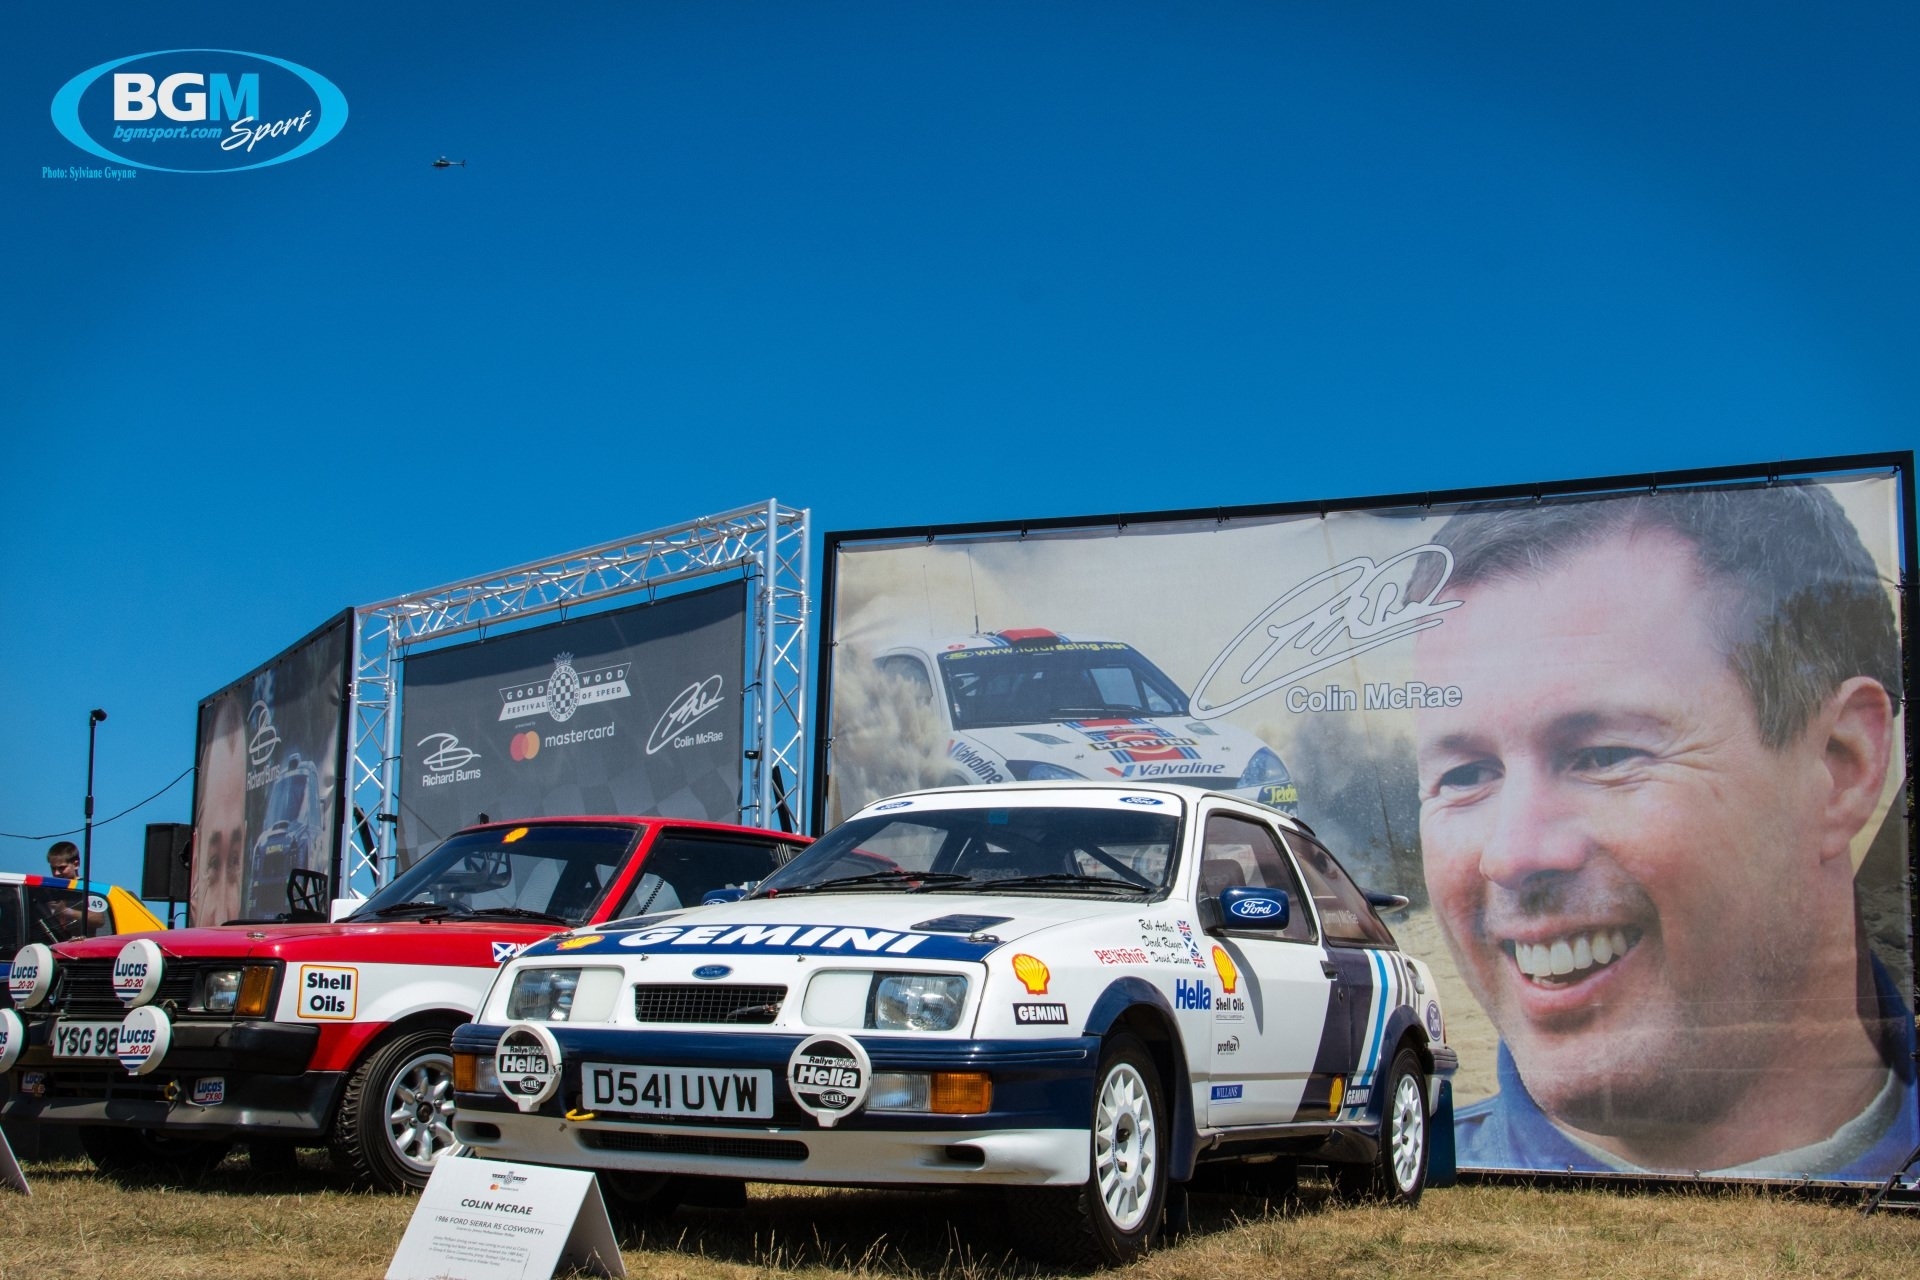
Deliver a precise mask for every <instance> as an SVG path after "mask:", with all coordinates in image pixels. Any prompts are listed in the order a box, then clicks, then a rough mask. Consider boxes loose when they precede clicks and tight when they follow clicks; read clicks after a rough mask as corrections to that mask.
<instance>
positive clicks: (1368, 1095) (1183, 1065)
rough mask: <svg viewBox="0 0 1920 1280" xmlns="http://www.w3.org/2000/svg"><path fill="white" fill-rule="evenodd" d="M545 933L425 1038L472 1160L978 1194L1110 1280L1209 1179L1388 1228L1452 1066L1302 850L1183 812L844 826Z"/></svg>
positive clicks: (643, 1190)
mask: <svg viewBox="0 0 1920 1280" xmlns="http://www.w3.org/2000/svg"><path fill="white" fill-rule="evenodd" d="M709 897H710V898H711V899H714V901H713V903H712V905H708V906H704V907H700V908H697V909H694V910H689V911H683V912H675V913H670V914H654V915H651V916H648V917H646V918H642V919H635V920H622V921H620V922H618V923H617V924H616V925H613V926H607V927H596V928H593V929H591V930H575V931H573V932H572V933H570V934H568V935H565V936H562V937H556V938H550V939H548V940H546V941H544V942H541V943H539V944H538V945H536V946H534V947H531V948H529V949H528V950H527V951H525V952H524V953H522V954H521V955H520V956H518V957H517V958H516V959H515V960H514V961H513V962H512V963H511V964H510V965H508V966H507V967H506V968H504V969H503V970H502V971H501V973H500V976H499V978H498V980H497V981H496V982H495V983H494V986H493V989H492V991H491V992H490V993H489V994H488V996H487V999H486V1002H485V1004H484V1006H483V1007H482V1009H481V1012H480V1014H479V1015H478V1017H477V1019H476V1021H475V1023H474V1024H473V1025H470V1026H467V1027H463V1028H461V1029H460V1030H459V1031H457V1032H456V1033H455V1035H454V1080H455V1089H456V1099H457V1103H458V1109H457V1114H456V1123H455V1129H456V1133H457V1134H458V1136H459V1138H460V1139H461V1140H462V1141H464V1142H466V1143H469V1144H471V1145H472V1146H473V1147H474V1148H475V1151H476V1154H479V1155H481V1156H486V1157H500V1158H513V1159H518V1160H527V1161H535V1162H544V1163H550V1164H556V1165H571V1166H576V1167H584V1168H592V1169H596V1170H598V1171H599V1172H600V1178H601V1183H602V1187H603V1190H604V1191H605V1192H606V1195H607V1199H608V1200H609V1203H610V1204H611V1205H612V1206H613V1207H614V1208H615V1209H616V1211H617V1212H623V1213H626V1214H630V1215H637V1214H640V1213H644V1212H646V1211H648V1210H649V1208H650V1207H653V1206H654V1205H656V1204H657V1203H658V1201H659V1200H660V1199H662V1198H669V1199H670V1198H671V1197H672V1196H673V1195H675V1194H677V1193H678V1189H679V1188H684V1187H687V1186H692V1185H700V1184H699V1178H700V1177H701V1176H704V1177H706V1178H708V1179H742V1178H744V1179H754V1180H763V1181H773V1182H798V1183H830V1184H855V1185H868V1186H873V1185H902V1184H924V1185H954V1184H975V1185H978V1184H997V1185H1001V1186H1005V1187H1009V1188H1017V1190H1016V1191H1013V1192H1012V1193H1011V1194H1010V1195H1009V1197H1008V1201H1009V1206H1010V1209H1011V1211H1012V1212H1013V1214H1014V1215H1015V1216H1016V1217H1017V1218H1019V1219H1021V1220H1022V1221H1023V1223H1024V1225H1025V1226H1026V1227H1027V1228H1028V1230H1027V1232H1026V1238H1027V1239H1028V1240H1029V1241H1031V1242H1033V1243H1035V1244H1037V1245H1044V1246H1050V1247H1048V1248H1047V1251H1048V1252H1051V1253H1054V1254H1056V1255H1065V1256H1069V1257H1075V1258H1080V1259H1087V1260H1094V1261H1106V1262H1124V1261H1126V1260H1128V1259H1130V1258H1133V1257H1135V1256H1137V1255H1138V1254H1140V1253H1141V1252H1142V1251H1143V1250H1145V1249H1146V1248H1147V1247H1148V1246H1149V1245H1150V1244H1151V1242H1152V1241H1153V1239H1154V1238H1155V1236H1156V1235H1157V1233H1158V1232H1159V1231H1160V1229H1161V1226H1162V1223H1163V1220H1164V1218H1165V1216H1166V1209H1167V1202H1168V1200H1169V1197H1170V1196H1172V1195H1178V1194H1181V1192H1180V1191H1179V1190H1177V1189H1179V1188H1184V1186H1185V1185H1186V1184H1187V1183H1189V1181H1190V1180H1192V1179H1193V1178H1194V1177H1195V1176H1196V1172H1197V1171H1198V1172H1201V1173H1206V1172H1208V1171H1210V1170H1211V1169H1214V1168H1235V1169H1237V1171H1239V1172H1241V1173H1243V1174H1252V1175H1254V1176H1258V1175H1259V1174H1261V1173H1264V1174H1265V1175H1266V1176H1267V1177H1270V1178H1273V1179H1279V1178H1283V1177H1287V1176H1290V1175H1291V1172H1292V1170H1293V1168H1294V1166H1295V1164H1296V1163H1297V1162H1299V1161H1302V1160H1305V1161H1310V1162H1313V1163H1316V1164H1326V1165H1329V1166H1331V1167H1332V1169H1333V1171H1334V1174H1335V1177H1336V1180H1337V1181H1338V1182H1339V1184H1340V1185H1341V1186H1342V1187H1343V1188H1344V1189H1346V1190H1348V1191H1351V1192H1355V1193H1366V1194H1378V1195H1381V1196H1386V1197H1391V1198H1395V1199H1398V1200H1401V1201H1405V1202H1413V1201H1416V1200H1417V1199H1418V1198H1419V1196H1420V1192H1421V1189H1422V1188H1423V1186H1424V1185H1425V1182H1426V1179H1427V1174H1428V1157H1429V1141H1428V1137H1429V1132H1430V1127H1431V1126H1432V1124H1433V1123H1434V1119H1433V1118H1434V1115H1435V1113H1436V1110H1437V1109H1438V1108H1439V1107H1440V1105H1441V1095H1442V1082H1443V1081H1444V1079H1445V1077H1446V1076H1448V1075H1450V1074H1451V1073H1452V1071H1453V1069H1454V1067H1455V1064H1456V1061H1457V1059H1456V1058H1455V1055H1454V1053H1453V1051H1452V1050H1451V1049H1449V1048H1448V1047H1447V1046H1446V1044H1445V1041H1444V1030H1445V1018H1444V1016H1443V1015H1442V1012H1441V1008H1440V1004H1439V1002H1438V1000H1437V998H1436V997H1435V994H1434V983H1433V978H1432V975H1431V974H1430V973H1428V971H1427V970H1426V968H1425V967H1424V966H1423V965H1422V964H1421V963H1420V962H1419V961H1417V960H1413V959H1410V958H1408V957H1406V956H1403V955H1401V954H1400V952H1399V950H1398V949H1397V947H1396V945H1395V943H1394V940H1393V936H1392V934H1391V933H1390V932H1389V931H1388V929H1387V927H1386V926H1385V925H1384V924H1383V923H1382V922H1381V920H1380V918H1379V916H1378V915H1377V914H1376V912H1375V905H1376V904H1377V903H1378V904H1384V903H1386V902H1389V901H1391V902H1392V903H1394V904H1395V905H1404V901H1403V900H1399V899H1387V898H1384V897H1379V896H1376V897H1375V898H1374V899H1372V900H1370V899H1369V896H1368V895H1367V894H1365V893H1363V892H1362V891H1361V890H1360V889H1359V888H1358V887H1356V886H1355V885H1354V883H1353V881H1352V880H1350V879H1349V878H1348V877H1347V875H1346V873H1345V872H1344V871H1342V870H1341V869H1340V867H1339V865H1338V864H1337V863H1335V861H1334V860H1333V858H1332V857H1331V856H1330V855H1329V854H1328V853H1327V851H1326V849H1325V848H1324V847H1323V846H1322V845H1321V844H1320V843H1319V842H1318V841H1317V840H1316V839H1315V838H1314V837H1313V835H1312V833H1311V832H1310V831H1309V830H1308V829H1307V828H1306V827H1305V826H1304V825H1302V824H1301V823H1299V822H1297V821H1295V820H1293V819H1291V818H1288V817H1286V816H1284V815H1282V814H1280V813H1277V812H1275V811H1274V810H1272V809H1268V808H1265V807H1262V806H1259V805H1256V804H1252V803H1250V802H1247V801H1244V800H1240V799H1236V798H1234V797H1231V796H1226V795H1220V794H1214V793H1208V792H1205V791H1202V790H1200V789H1197V788H1189V787H1182V786H1172V785H1167V786H1137V787H1122V786H1106V785H1099V784H1073V783H1047V784H1042V783H1029V784H1009V785H1003V786H984V787H967V788H956V789H950V790H941V791H930V792H920V793H916V794H913V795H908V796H902V797H898V798H895V799H891V800H886V801H882V802H880V803H877V804H873V805H870V806H868V807H867V808H866V809H864V810H862V811H861V812H860V813H858V814H856V815H855V816H854V817H853V818H851V819H849V820H848V821H847V822H845V823H843V824H841V825H840V826H839V827H837V828H835V829H834V830H833V831H831V832H829V833H828V834H827V835H825V836H823V837H822V838H821V839H820V840H819V841H818V842H817V843H816V844H814V845H813V846H812V847H811V848H809V849H808V850H807V851H806V852H805V853H803V854H801V855H800V856H799V857H798V858H796V859H795V860H794V861H793V862H791V863H789V864H788V865H787V866H786V867H784V868H782V869H781V870H780V871H779V872H778V873H776V874H774V875H772V876H770V877H769V878H768V879H767V880H765V881H764V882H762V883H761V884H760V885H759V886H758V887H757V888H755V889H754V890H752V891H751V892H749V893H746V894H745V895H744V896H743V895H741V894H739V893H737V892H723V893H720V894H714V895H709Z"/></svg>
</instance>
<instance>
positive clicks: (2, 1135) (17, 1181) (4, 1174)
mask: <svg viewBox="0 0 1920 1280" xmlns="http://www.w3.org/2000/svg"><path fill="white" fill-rule="evenodd" d="M0 1182H4V1183H5V1184H6V1185H8V1186H10V1187H12V1188H13V1189H14V1190H15V1191H18V1192H19V1193H20V1194H21V1195H23V1196H30V1195H32V1194H33V1188H32V1187H30V1186H28V1185H27V1175H26V1174H24V1173H22V1172H21V1171H20V1162H19V1161H18V1160H15V1159H14V1158H13V1147H12V1145H11V1144H10V1143H8V1141H7V1134H6V1131H5V1130H4V1129H0ZM596 1190H597V1188H596ZM601 1212H602V1213H605V1212H606V1210H605V1209H602V1210H601Z"/></svg>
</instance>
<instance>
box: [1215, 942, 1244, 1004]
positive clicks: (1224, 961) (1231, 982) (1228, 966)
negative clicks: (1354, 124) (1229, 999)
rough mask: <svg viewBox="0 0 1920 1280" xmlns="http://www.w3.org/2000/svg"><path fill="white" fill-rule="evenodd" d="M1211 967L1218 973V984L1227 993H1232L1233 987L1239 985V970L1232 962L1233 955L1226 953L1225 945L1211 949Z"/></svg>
mask: <svg viewBox="0 0 1920 1280" xmlns="http://www.w3.org/2000/svg"><path fill="white" fill-rule="evenodd" d="M1213 967H1214V970H1215V971H1216V972H1217V973H1219V975H1220V985H1221V986H1222V987H1224V988H1226V992H1227V994H1228V995H1232V994H1233V989H1234V988H1235V987H1237V986H1239V985H1240V970H1239V968H1238V967H1237V966H1235V964H1234V963H1233V957H1232V956H1230V955H1228V954H1227V951H1226V948H1225V947H1215V948H1214V949H1213Z"/></svg>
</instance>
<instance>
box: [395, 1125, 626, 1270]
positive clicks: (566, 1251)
mask: <svg viewBox="0 0 1920 1280" xmlns="http://www.w3.org/2000/svg"><path fill="white" fill-rule="evenodd" d="M562 1266H564V1267H566V1268H568V1269H570V1270H575V1271H582V1272H585V1273H587V1274H589V1275H597V1276H617V1277H620V1278H621V1280H625V1277H626V1274H627V1267H626V1263H625V1262H624V1261H622V1259H621V1257H620V1246H619V1244H618V1243H617V1242H616V1241H615V1240H614V1236H613V1224H612V1223H611V1222H610V1221H609V1220H608V1218H607V1206H606V1204H605V1203H604V1202H603V1201H602V1200H601V1199H600V1186H599V1184H598V1183H597V1182H595V1181H594V1177H593V1175H592V1174H591V1173H586V1172H583V1171H582V1170H579V1169H554V1168H549V1167H548V1166H546V1165H537V1164H509V1163H507V1162H505V1161H500V1160H475V1159H471V1158H467V1157H462V1156H445V1157H443V1158H442V1159H441V1161H440V1163H439V1164H437V1165H435V1166H434V1169H433V1177H432V1178H430V1179H429V1180H428V1182H427V1187H426V1190H425V1191H423V1192H421V1193H420V1203H419V1205H418V1206H417V1207H416V1208H415V1209H414V1211H413V1220H412V1221H411V1222H409V1223H408V1224H407V1233H406V1234H405V1235H404V1236H402V1237H401V1238H400V1248H399V1250H398V1251H397V1252H395V1254H394V1255H393V1265H391V1266H389V1267H388V1268H387V1280H445V1278H446V1277H458V1278H459V1280H545V1278H546V1277H549V1276H551V1275H553V1274H554V1272H555V1271H556V1270H557V1269H559V1268H560V1267H562Z"/></svg>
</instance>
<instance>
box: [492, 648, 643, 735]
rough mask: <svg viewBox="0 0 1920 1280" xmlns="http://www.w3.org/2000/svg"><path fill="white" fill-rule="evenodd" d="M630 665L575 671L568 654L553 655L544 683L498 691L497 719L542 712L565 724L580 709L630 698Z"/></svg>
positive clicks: (535, 682) (609, 731)
mask: <svg viewBox="0 0 1920 1280" xmlns="http://www.w3.org/2000/svg"><path fill="white" fill-rule="evenodd" d="M630 665H631V664H629V663H625V662H620V663H615V664H614V665H613V666H610V667H592V668H590V669H588V670H586V671H576V670H574V667H573V655H572V654H570V653H562V654H556V655H555V656H554V659H553V671H552V672H551V673H550V674H549V675H548V676H547V678H546V679H545V680H536V681H534V682H533V683H531V684H517V685H512V686H510V687H508V688H505V689H502V690H501V691H500V701H501V702H502V703H504V704H505V705H503V706H502V707H501V708H500V719H502V720H523V719H525V718H526V717H528V716H537V715H539V714H541V713H542V712H545V713H546V714H547V715H549V716H552V717H553V718H554V719H555V720H557V721H559V722H560V723H561V724H565V723H566V722H567V721H569V720H571V719H573V715H574V712H576V711H578V710H579V709H580V708H582V707H588V706H592V705H593V704H594V703H597V702H611V701H613V700H614V699H616V698H628V697H632V696H633V695H632V692H631V691H630V690H629V689H628V688H627V668H628V666H630ZM612 728H613V726H611V725H608V726H607V729H608V733H609V734H611V732H612ZM556 736H564V735H556ZM595 736H599V735H597V734H596V735H595ZM547 745H548V746H553V745H555V743H554V739H553V738H548V739H547Z"/></svg>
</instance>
